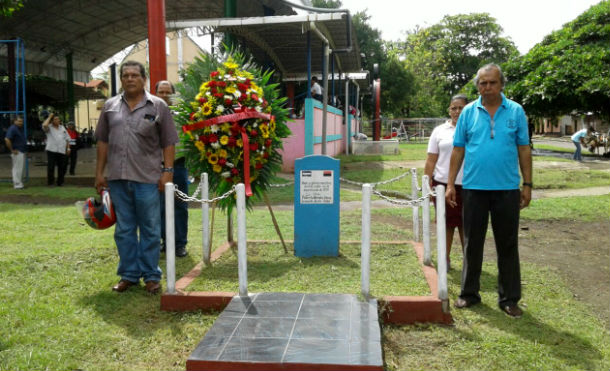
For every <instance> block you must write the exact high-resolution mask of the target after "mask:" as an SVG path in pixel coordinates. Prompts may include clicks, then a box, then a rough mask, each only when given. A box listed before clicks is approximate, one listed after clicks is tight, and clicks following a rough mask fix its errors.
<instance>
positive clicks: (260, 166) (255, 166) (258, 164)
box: [254, 162, 263, 170]
mask: <svg viewBox="0 0 610 371" xmlns="http://www.w3.org/2000/svg"><path fill="white" fill-rule="evenodd" d="M254 168H255V169H256V170H260V169H262V168H263V164H262V163H260V162H257V163H256V165H254Z"/></svg>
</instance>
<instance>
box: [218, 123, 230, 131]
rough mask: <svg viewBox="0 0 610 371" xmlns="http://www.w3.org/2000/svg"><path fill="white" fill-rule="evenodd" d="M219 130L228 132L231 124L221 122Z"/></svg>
mask: <svg viewBox="0 0 610 371" xmlns="http://www.w3.org/2000/svg"><path fill="white" fill-rule="evenodd" d="M220 130H222V131H224V132H225V133H228V132H229V131H231V124H229V123H228V122H225V123H222V124H221V125H220Z"/></svg>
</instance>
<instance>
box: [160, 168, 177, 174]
mask: <svg viewBox="0 0 610 371" xmlns="http://www.w3.org/2000/svg"><path fill="white" fill-rule="evenodd" d="M161 172H162V173H173V172H174V168H173V167H164V168H163V169H161Z"/></svg>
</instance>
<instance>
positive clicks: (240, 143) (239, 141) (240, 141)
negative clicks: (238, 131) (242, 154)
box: [237, 138, 244, 147]
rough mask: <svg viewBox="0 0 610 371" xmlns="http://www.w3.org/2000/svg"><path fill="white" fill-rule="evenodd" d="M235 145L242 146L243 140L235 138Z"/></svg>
mask: <svg viewBox="0 0 610 371" xmlns="http://www.w3.org/2000/svg"><path fill="white" fill-rule="evenodd" d="M237 146H238V147H243V146H244V141H243V140H242V139H241V138H239V139H237Z"/></svg>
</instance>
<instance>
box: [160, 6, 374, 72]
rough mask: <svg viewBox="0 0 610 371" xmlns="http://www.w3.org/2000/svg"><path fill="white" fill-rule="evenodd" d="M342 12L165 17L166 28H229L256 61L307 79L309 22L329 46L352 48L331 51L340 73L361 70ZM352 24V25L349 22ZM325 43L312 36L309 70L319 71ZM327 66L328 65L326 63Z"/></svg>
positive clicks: (355, 47) (215, 30)
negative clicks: (192, 18) (335, 51)
mask: <svg viewBox="0 0 610 371" xmlns="http://www.w3.org/2000/svg"><path fill="white" fill-rule="evenodd" d="M345 18H346V14H345V13H324V14H306V15H290V16H268V17H248V18H230V19H227V18H217V19H199V20H190V21H168V22H166V28H167V29H168V30H169V29H180V28H189V27H201V28H204V29H207V30H209V31H214V32H229V33H232V34H234V35H237V36H239V37H241V38H242V39H243V42H244V43H245V46H246V47H247V48H248V50H249V51H250V52H251V53H252V55H253V57H254V58H255V59H256V60H257V61H259V62H260V61H264V60H270V61H272V62H273V64H274V66H275V70H277V71H278V72H280V73H281V74H282V79H283V80H285V81H298V80H301V79H302V78H303V77H305V79H306V76H307V75H306V71H307V35H306V32H307V31H308V30H309V29H310V27H311V26H310V22H314V23H315V27H316V28H317V29H318V30H320V31H321V32H322V33H323V34H324V36H325V37H326V38H327V39H328V42H329V48H330V49H331V50H337V49H347V48H349V47H350V46H351V51H347V52H341V53H333V58H334V59H335V71H340V72H343V73H356V72H358V73H362V70H361V67H360V51H359V48H358V42H357V40H356V38H355V33H354V32H352V41H351V43H352V45H349V46H348V45H346V44H347V39H348V36H347V27H346V19H345ZM350 26H352V25H350ZM323 46H324V43H323V42H322V41H321V40H320V39H319V38H318V37H317V36H316V35H312V37H311V71H312V74H314V75H316V74H317V75H321V74H322V58H323ZM329 68H330V66H329Z"/></svg>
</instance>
